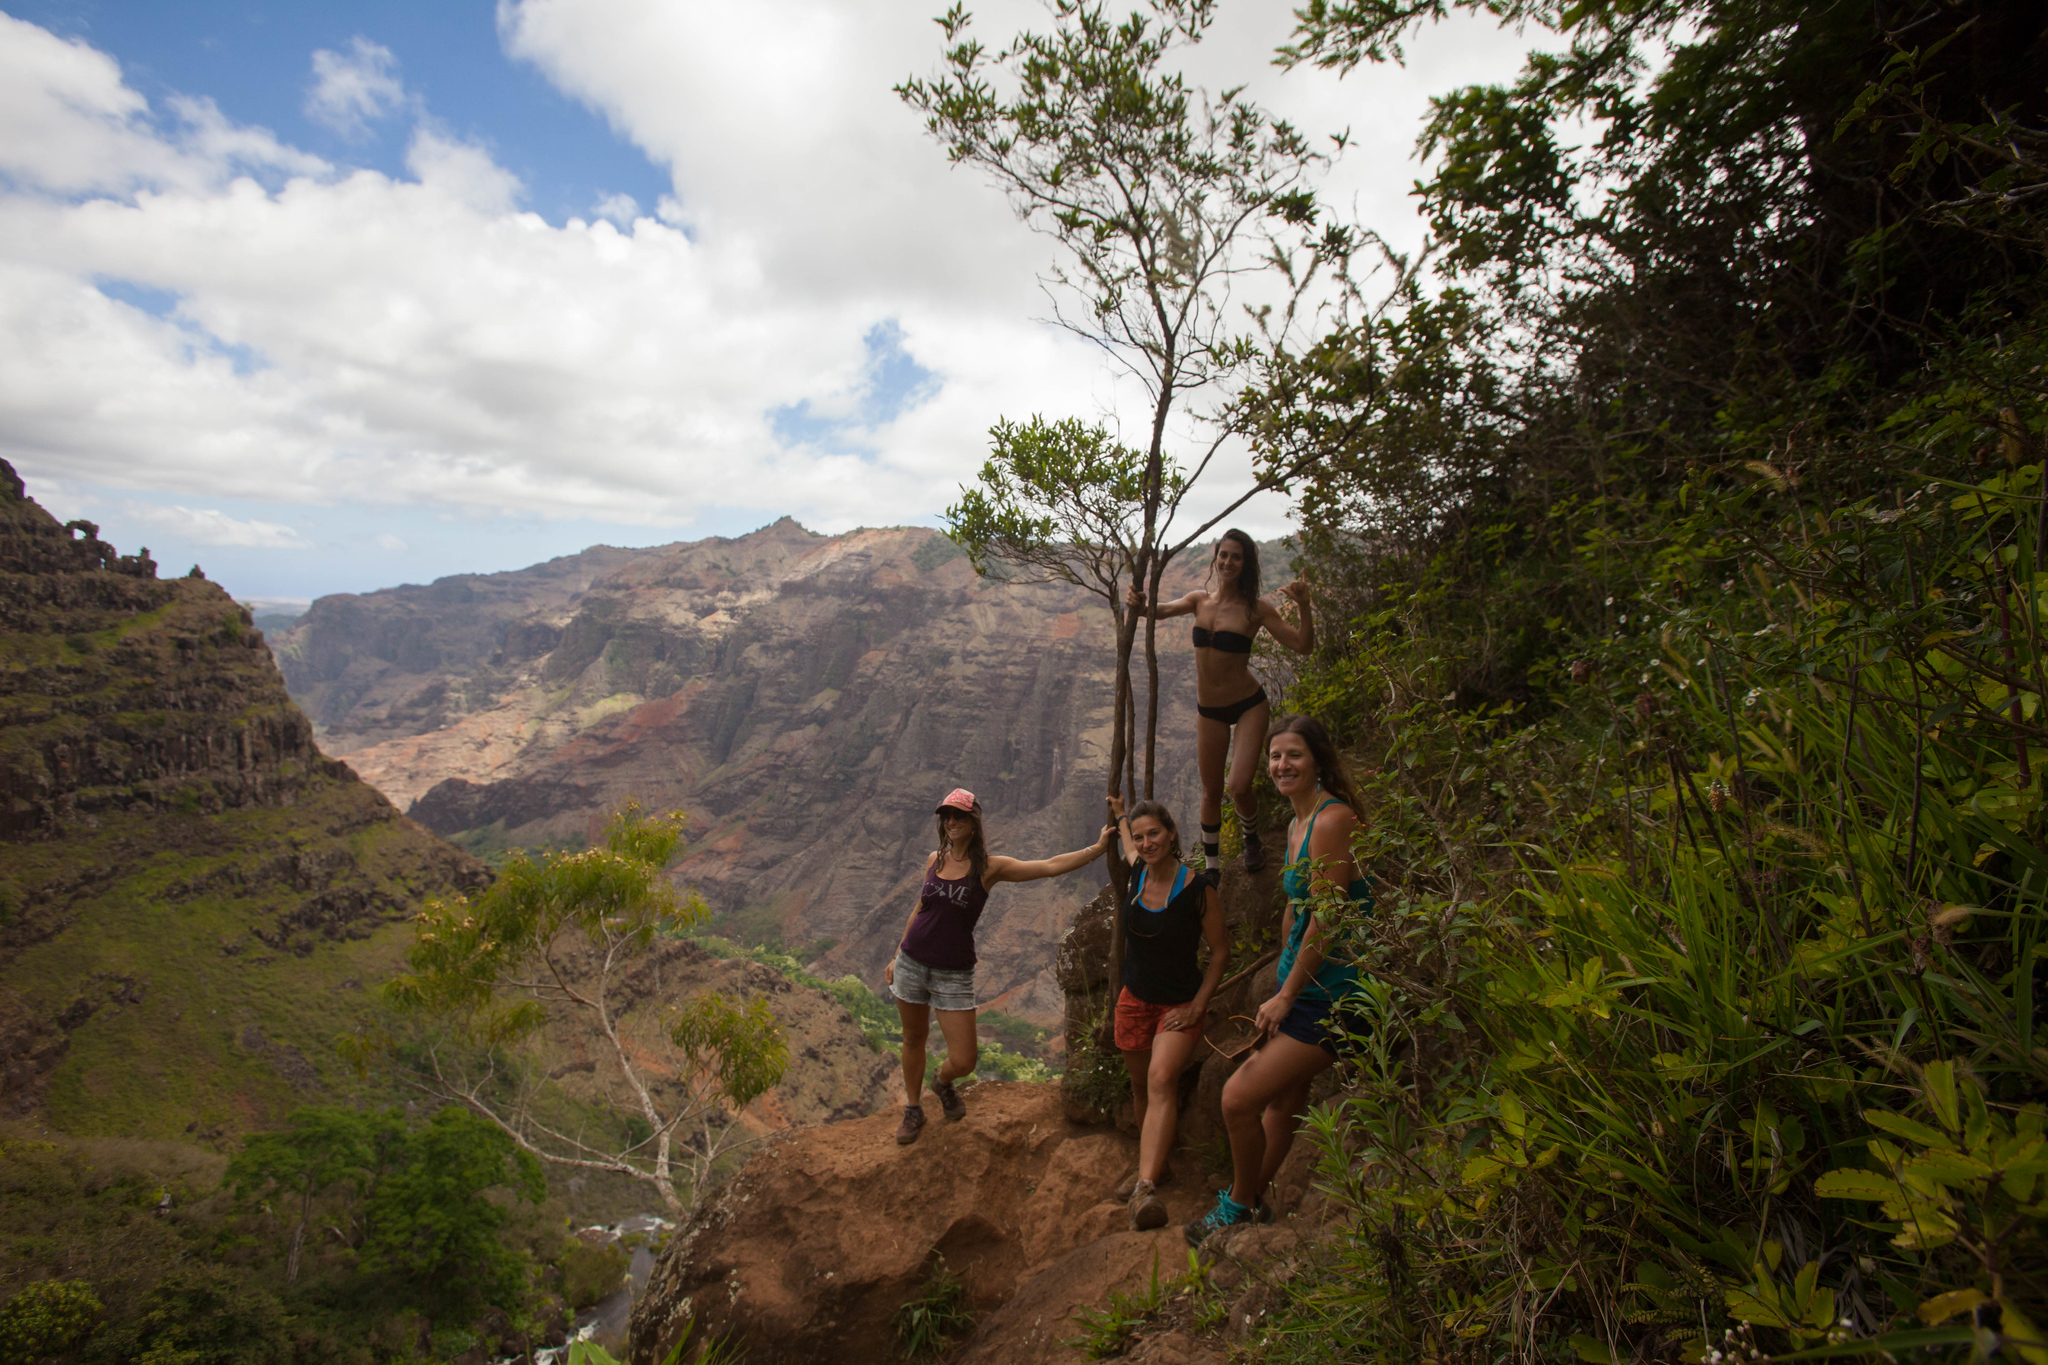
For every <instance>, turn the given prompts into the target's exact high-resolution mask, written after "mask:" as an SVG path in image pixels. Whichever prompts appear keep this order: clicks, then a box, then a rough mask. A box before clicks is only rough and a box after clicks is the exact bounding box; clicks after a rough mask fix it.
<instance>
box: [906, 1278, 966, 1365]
mask: <svg viewBox="0 0 2048 1365" xmlns="http://www.w3.org/2000/svg"><path fill="white" fill-rule="evenodd" d="M894 1325H895V1328H896V1344H897V1346H898V1347H899V1348H900V1349H901V1350H902V1352H903V1358H904V1359H905V1360H909V1361H921V1360H936V1359H938V1358H939V1357H940V1356H942V1355H944V1354H945V1353H946V1352H947V1350H948V1349H950V1348H951V1347H952V1345H953V1343H955V1342H957V1341H959V1340H960V1339H961V1338H963V1337H965V1336H966V1335H967V1334H968V1333H969V1332H971V1331H973V1330H974V1314H973V1312H972V1311H971V1310H969V1308H968V1307H967V1282H966V1281H965V1280H963V1279H961V1278H960V1277H959V1276H958V1275H957V1274H955V1273H954V1272H953V1271H952V1269H951V1268H950V1267H948V1266H947V1264H946V1258H945V1257H943V1256H941V1257H939V1258H938V1259H937V1260H935V1261H934V1262H933V1263H932V1270H931V1275H930V1277H929V1278H928V1279H926V1281H925V1284H924V1288H923V1289H922V1290H921V1291H919V1293H918V1294H917V1296H916V1297H915V1298H912V1299H908V1300H906V1301H905V1302H904V1304H903V1306H902V1307H900V1308H898V1309H897V1310H896V1317H895V1322H894Z"/></svg>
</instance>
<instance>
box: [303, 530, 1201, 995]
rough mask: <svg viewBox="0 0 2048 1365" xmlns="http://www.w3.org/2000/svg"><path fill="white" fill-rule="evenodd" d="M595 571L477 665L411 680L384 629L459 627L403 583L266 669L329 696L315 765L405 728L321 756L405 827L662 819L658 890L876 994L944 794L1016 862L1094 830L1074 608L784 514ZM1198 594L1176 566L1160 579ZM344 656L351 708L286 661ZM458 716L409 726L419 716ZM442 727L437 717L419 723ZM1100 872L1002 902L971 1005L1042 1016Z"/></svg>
mask: <svg viewBox="0 0 2048 1365" xmlns="http://www.w3.org/2000/svg"><path fill="white" fill-rule="evenodd" d="M592 553H595V552H592ZM614 553H630V555H631V557H630V558H629V559H628V560H627V561H626V562H624V563H622V564H620V565H619V566H618V567H616V568H613V569H612V570H610V571H609V572H608V573H605V574H603V575H602V576H599V577H596V578H594V579H593V580H592V581H591V582H590V583H589V585H588V587H587V588H585V589H584V590H583V591H582V592H581V593H580V595H578V596H575V597H573V598H570V599H568V600H567V601H566V603H563V604H557V603H555V602H554V601H552V600H550V601H549V602H547V603H543V604H540V605H538V606H536V607H535V608H533V609H532V610H531V611H529V612H528V613H527V614H526V615H524V616H517V617H514V616H505V617H501V618H498V619H497V620H496V623H495V624H494V625H492V626H491V627H490V637H491V639H492V641H493V642H494V643H493V645H492V648H491V651H490V652H489V653H488V654H485V653H482V652H480V646H478V647H474V648H472V650H471V653H470V654H468V655H466V656H460V657H458V655H457V654H456V652H454V651H452V650H450V651H448V652H446V653H444V655H443V656H442V660H441V662H440V663H439V664H437V665H434V666H432V667H431V668H429V667H428V660H427V655H426V653H425V652H422V653H420V655H419V656H418V658H417V659H415V660H414V661H413V662H411V663H408V662H404V661H403V660H401V659H400V657H398V656H399V655H400V654H401V653H402V652H403V651H402V650H399V649H397V648H395V647H393V646H392V645H391V644H390V641H392V640H398V639H411V638H419V639H434V638H442V637H440V636H437V635H435V634H434V633H433V631H434V630H438V629H439V628H438V627H434V628H431V629H429V628H426V627H421V626H418V625H405V624H404V623H406V622H415V623H417V622H420V621H424V620H427V619H429V618H433V613H434V612H437V611H448V612H456V613H463V612H468V611H470V608H469V607H467V606H464V605H460V604H458V605H456V606H453V607H433V608H432V610H429V607H430V603H429V602H428V599H427V597H426V596H425V594H428V593H429V592H431V591H432V590H430V589H417V588H406V589H398V590H394V591H393V592H391V593H378V594H368V595H365V596H364V597H361V598H355V599H350V600H349V602H348V603H346V604H337V600H336V599H322V601H321V602H319V603H316V604H315V606H314V608H313V610H312V611H311V612H310V613H309V614H308V615H307V617H306V619H305V620H304V621H302V622H301V623H300V625H299V626H298V627H297V628H295V629H294V630H293V631H292V633H291V635H290V637H289V638H288V639H287V640H286V641H285V642H284V643H283V645H282V646H281V650H280V652H281V654H282V655H283V656H284V659H285V663H286V668H287V676H288V677H291V678H294V679H315V680H314V681H310V682H307V683H306V684H305V686H306V687H307V688H314V687H319V686H327V687H329V688H330V690H329V691H328V692H325V693H321V694H320V695H319V696H317V697H315V696H312V695H311V694H310V693H309V692H304V691H302V692H301V695H302V696H308V697H309V700H310V701H311V703H312V704H313V705H316V706H325V707H327V708H328V709H327V710H326V712H325V713H324V714H326V715H327V716H328V717H330V718H329V719H328V720H326V721H325V722H323V723H324V724H325V725H327V726H328V727H329V728H328V729H327V730H326V731H324V733H325V734H326V735H327V736H328V737H329V741H328V742H329V743H330V745H338V744H340V743H343V742H345V740H346V737H348V736H367V735H372V734H378V733H385V732H388V731H389V730H390V729H392V728H393V727H402V726H407V725H410V726H416V727H417V729H416V730H415V732H414V733H412V734H410V735H408V736H406V737H402V738H394V739H386V740H383V741H381V742H379V743H375V744H370V745H366V746H364V747H359V748H351V749H345V750H344V749H336V750H335V751H336V752H338V753H340V754H341V756H343V757H345V758H346V759H347V760H348V761H349V762H350V764H351V765H353V766H354V767H355V769H356V770H357V771H358V772H360V773H362V774H363V776H364V777H365V778H366V779H368V780H369V781H372V782H374V783H376V784H377V785H378V786H379V787H380V788H381V789H382V790H383V791H384V792H385V793H386V794H388V795H390V796H391V797H392V798H393V799H394V800H396V801H398V802H400V803H401V804H404V803H409V802H416V804H414V805H412V806H411V807H410V809H411V813H412V814H413V816H414V817H415V818H416V819H418V820H419V821H420V822H421V823H422V824H424V825H426V826H428V827H429V828H431V829H434V830H436V831H438V832H441V833H443V834H446V835H449V836H451V837H455V838H458V839H459V840H461V841H463V842H465V843H467V844H469V846H471V847H477V848H488V847H490V846H492V845H494V844H504V843H517V844H535V843H543V842H547V841H550V840H570V841H580V840H581V839H583V838H585V837H587V836H588V834H589V833H590V832H591V831H592V830H593V829H594V827H595V821H596V820H597V819H598V818H599V817H600V816H601V814H602V813H603V812H604V811H605V810H607V809H608V808H609V807H611V806H612V805H614V804H616V803H617V802H619V801H622V800H624V799H627V798H629V797H637V798H639V799H640V800H642V801H644V802H649V803H654V804H658V805H663V806H678V807H681V808H683V809H686V810H688V811H690V812H691V814H692V815H693V817H694V820H693V825H692V831H691V833H692V845H693V851H692V854H691V856H690V857H689V858H688V859H687V860H686V861H685V862H684V863H682V864H681V865H680V866H679V868H678V872H677V875H678V876H679V878H681V879H682V880H685V881H688V882H690V883H692V884H693V885H695V886H696V887H697V888H698V889H699V890H700V891H702V893H703V894H704V895H705V897H706V899H707V900H709V901H710V903H711V904H712V906H713V907H714V908H715V909H716V910H718V911H720V912H722V913H723V914H725V915H728V916H731V917H734V919H735V920H736V921H737V922H736V923H734V924H732V925H731V926H730V927H731V928H732V929H733V930H734V931H735V932H737V933H739V934H740V935H742V936H745V937H751V938H761V937H766V936H777V937H780V938H781V939H783V940H784V941H785V942H788V943H791V944H795V945H805V946H806V947H808V948H809V950H810V951H811V952H813V953H818V952H820V951H822V953H823V958H824V968H823V969H824V970H828V971H830V972H841V971H856V972H859V973H861V974H862V975H863V976H865V977H866V978H867V979H869V980H870V981H878V980H879V979H880V970H881V965H882V963H883V962H884V961H885V960H886V958H887V957H888V955H889V953H890V951H891V949H892V948H893V945H894V943H895V941H896V936H897V932H898V930H899V929H900V927H901V924H902V921H903V919H904V917H905V916H906V915H907V914H908V912H909V908H910V898H911V896H912V894H913V887H914V883H915V880H916V877H917V873H918V870H919V868H920V867H921V865H922V861H923V856H924V854H925V852H926V851H928V850H929V849H930V847H931V846H932V842H933V823H932V816H931V808H932V805H933V804H934V802H935V801H936V800H937V798H938V797H939V796H941V795H943V794H944V793H945V792H946V791H947V790H948V789H950V788H951V787H953V786H956V785H963V786H967V787H969V788H971V789H973V790H974V791H975V792H977V793H978V794H979V795H980V796H981V797H982V800H983V801H984V803H985V805H986V807H987V809H988V827H989V833H990V838H991V842H992V844H993V845H994V847H995V848H996V849H997V851H1001V852H1010V853H1015V854H1022V855H1030V856H1038V855H1043V854H1047V853H1051V852H1055V851H1058V850H1061V849H1066V848H1072V847H1075V846H1077V845H1080V844H1084V843H1086V842H1088V841H1089V840H1090V839H1091V838H1092V837H1093V835H1094V832H1095V829H1096V828H1097V821H1098V812H1099V809H1100V807H1099V798H1098V795H1097V793H1098V792H1099V791H1100V784H1101V782H1102V771H1103V764H1104V762H1105V761H1106V749H1107V739H1108V731H1109V722H1110V714H1109V712H1110V697H1111V685H1110V676H1111V667H1110V666H1111V661H1112V650H1111V639H1110V630H1111V624H1110V618H1109V614H1108V612H1107V611H1106V610H1105V609H1104V608H1103V607H1101V606H1100V605H1099V603H1098V602H1097V599H1095V598H1092V597H1090V596H1088V595H1087V594H1085V593H1083V592H1081V591H1079V590H1077V589H1072V588H1068V587H1064V586H1055V585H1017V584H1002V583H992V582H987V581H984V580H980V579H977V578H976V577H975V576H974V574H973V572H972V571H971V570H970V568H969V567H968V564H967V561H966V559H965V557H964V556H962V555H961V554H960V553H959V551H958V550H957V549H956V548H955V547H954V546H953V545H952V544H951V543H950V542H948V541H946V540H945V539H944V538H943V537H941V536H939V535H937V534H936V533H934V532H932V531H929V530H924V529H919V528H893V529H883V530H863V531H856V532H852V533H849V534H847V535H843V536H834V537H825V536H817V535H813V534H811V533H809V532H807V531H805V530H804V529H803V528H802V527H800V526H798V525H797V524H796V523H795V522H793V521H789V520H787V519H785V520H783V521H781V522H777V523H776V524H774V525H772V526H768V527H765V528H763V529H762V530H760V531H757V532H755V533H753V534H752V535H748V536H742V537H739V538H737V539H730V540H728V539H711V540H704V541H698V542H694V543H690V544H684V545H674V546H668V547H663V548H661V549H658V550H652V551H641V552H614ZM565 562H566V561H556V563H557V564H562V563H565ZM542 567H550V566H542ZM525 572H527V573H533V572H535V571H532V570H529V571H525ZM1199 573H1200V568H1199V565H1198V564H1196V562H1195V561H1192V560H1191V561H1190V562H1189V564H1188V565H1184V566H1182V567H1181V569H1180V572H1179V573H1178V574H1177V575H1176V577H1175V579H1174V580H1172V582H1171V583H1170V586H1172V585H1173V584H1175V583H1177V584H1180V585H1182V586H1185V585H1188V584H1192V583H1193V582H1194V581H1195V580H1196V579H1197V578H1198V577H1199ZM496 577H504V576H494V579H493V580H492V581H494V580H495V578H496ZM554 581H555V582H556V583H557V585H558V586H557V587H556V588H554V589H551V590H553V591H560V590H561V589H560V586H559V585H561V584H565V583H567V582H568V581H570V580H569V579H568V578H567V577H560V578H558V579H556V580H554ZM465 582H468V580H465ZM475 582H476V583H484V584H485V586H486V587H489V583H487V582H486V580H476V581H475ZM435 587H436V588H438V587H439V585H435ZM522 590H523V589H522ZM463 591H465V592H471V591H474V592H476V593H477V594H478V596H479V598H480V599H483V600H488V601H493V602H498V603H504V602H508V601H510V600H511V598H512V596H513V594H512V593H511V592H510V591H507V592H505V593H501V594H498V595H496V596H489V595H488V594H487V593H486V592H485V588H479V587H476V586H474V584H472V585H471V586H469V587H465V588H464V589H463ZM490 591H491V592H496V591H497V590H496V589H495V588H490ZM344 605H345V608H346V609H345V610H344ZM494 609H495V608H494ZM433 619H438V618H433ZM472 624H474V623H472ZM1176 624H1177V623H1176ZM466 628H467V627H466ZM408 630H411V631H415V632H416V634H415V635H407V634H406V632H407V631H408ZM476 630H478V631H481V630H482V627H481V626H477V627H476ZM468 638H471V639H472V640H481V639H482V638H483V636H482V634H473V635H472V636H470V637H468ZM1161 639H1162V649H1161V653H1162V677H1161V703H1160V704H1161V717H1162V739H1163V742H1164V747H1163V749H1162V753H1161V756H1160V765H1159V771H1160V774H1161V788H1162V795H1163V797H1164V798H1165V799H1167V800H1168V801H1170V802H1172V803H1173V804H1174V805H1175V807H1176V809H1179V810H1181V811H1184V812H1189V813H1192V809H1193V802H1194V799H1195V797H1196V795H1197V793H1198V790H1199V788H1198V784H1197V779H1196V774H1195V770H1194V753H1193V748H1194V746H1193V724H1192V720H1191V716H1190V712H1191V711H1192V708H1193V705H1194V697H1193V669H1192V658H1191V656H1190V654H1189V651H1188V649H1187V646H1186V642H1185V636H1184V632H1183V631H1182V630H1180V629H1177V628H1169V629H1164V630H1162V632H1161ZM421 649H422V651H424V649H425V647H424V646H422V647H421ZM379 650H382V651H384V653H381V654H380V653H378V651H379ZM344 656H346V657H348V658H350V659H351V661H352V662H351V663H350V664H349V667H350V668H353V669H355V670H356V674H355V675H354V676H357V677H368V676H370V675H371V674H372V673H373V672H374V671H375V669H377V668H382V669H384V670H385V671H384V672H382V673H380V674H376V679H377V680H376V682H375V685H374V686H373V687H371V688H370V689H368V690H366V691H365V692H364V693H363V694H362V696H363V699H362V700H360V701H358V702H357V703H356V704H354V705H353V706H343V705H342V704H341V699H342V693H341V692H340V691H336V690H331V689H333V688H335V687H338V686H339V681H338V675H337V680H330V681H327V682H320V681H318V680H317V678H316V672H315V671H314V670H313V668H312V664H311V663H310V662H309V661H312V660H316V659H338V658H342V657H344ZM464 658H466V659H468V660H469V661H468V662H463V659H464ZM372 659H381V660H382V661H383V662H382V663H381V664H372V663H370V662H367V661H368V660H372ZM415 665H417V666H418V668H421V669H425V670H426V671H414V670H415ZM345 671H346V670H344V672H345ZM319 676H320V677H324V676H325V675H324V674H322V675H319ZM405 688H410V689H412V690H411V691H409V692H407V691H405V690H404V689H405ZM457 697H459V698H461V699H462V702H461V706H460V707H456V706H454V705H453V704H452V703H449V704H448V706H447V708H446V709H445V710H444V711H443V712H441V713H435V712H434V711H433V705H434V704H436V703H433V702H431V701H430V698H444V699H445V698H457ZM375 698H385V700H375ZM437 714H439V715H441V716H445V720H444V723H440V724H437V725H431V726H430V725H429V724H428V723H427V722H428V720H429V719H430V718H432V717H434V716H435V715H437ZM1190 834H1192V831H1190ZM1100 880H1101V873H1100V871H1099V869H1091V870H1090V871H1088V872H1086V873H1083V874H1080V875H1078V876H1075V877H1072V878H1068V879H1065V880H1063V881H1062V882H1058V883H1037V884H1033V885H1030V886H1024V887H1010V888H1005V889H1003V890H1001V891H999V892H998V893H997V895H996V897H995V899H994V900H993V901H992V903H991V905H990V908H989V910H988V912H987V918H986V920H985V921H984V929H983V931H982V943H983V958H984V961H985V963H986V964H987V965H986V968H985V970H984V974H983V985H982V995H983V999H984V1001H992V1002H994V1003H996V1004H999V1005H1001V1006H1002V1007H1004V1008H1007V1009H1010V1010H1013V1011H1015V1012H1018V1013H1021V1014H1024V1015H1027V1016H1029V1017H1032V1018H1034V1019H1036V1020H1038V1021H1040V1022H1045V1023H1052V1022H1054V1021H1055V1020H1057V1018H1058V1016H1059V1012H1060V1005H1061V1000H1060V994H1059V990H1058V987H1057V985H1056V983H1055V982H1054V980H1053V975H1052V958H1053V946H1054V941H1055V939H1056V938H1057V936H1058V934H1059V931H1060V929H1061V928H1062V927H1063V926H1064V924H1065V923H1066V922H1067V921H1068V920H1069V919H1071V917H1072V915H1073V913H1074V911H1075V910H1076V909H1078V907H1079V906H1080V905H1081V904H1082V903H1083V902H1084V901H1085V900H1086V899H1087V898H1088V897H1089V895H1091V894H1092V893H1093V891H1094V889H1095V887H1096V886H1097V885H1098V884H1099V883H1100ZM825 940H830V945H829V947H828V948H827V949H824V950H821V949H820V948H819V947H818V945H819V944H820V943H821V941H825Z"/></svg>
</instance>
